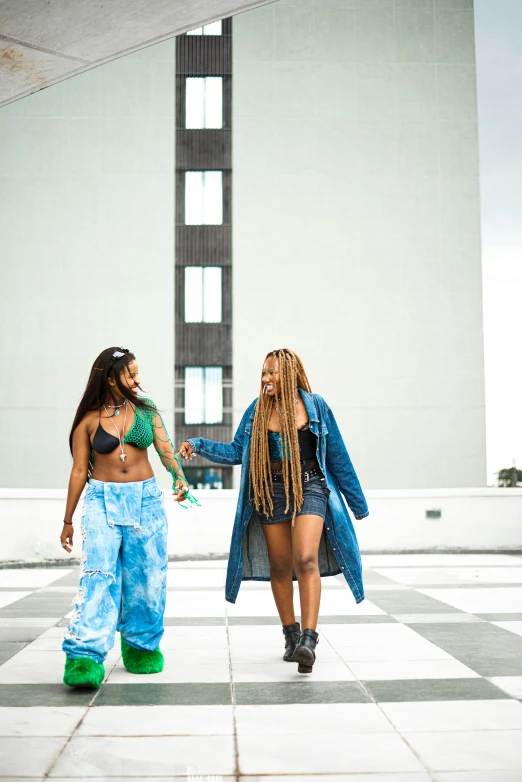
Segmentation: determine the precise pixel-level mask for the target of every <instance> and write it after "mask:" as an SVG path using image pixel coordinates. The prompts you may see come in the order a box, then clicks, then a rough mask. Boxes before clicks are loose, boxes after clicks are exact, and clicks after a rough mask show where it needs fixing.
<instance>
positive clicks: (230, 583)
mask: <svg viewBox="0 0 522 782" xmlns="http://www.w3.org/2000/svg"><path fill="white" fill-rule="evenodd" d="M299 393H300V394H301V398H302V400H303V403H304V405H305V407H306V411H307V413H308V420H309V425H310V429H311V431H312V432H313V433H314V434H315V435H316V436H317V461H318V462H319V466H320V468H321V470H322V472H323V474H324V476H325V478H326V486H327V488H328V489H329V492H330V493H329V496H328V507H327V511H326V519H325V523H324V527H323V534H322V536H321V542H320V545H319V571H320V573H321V576H335V575H337V574H338V573H342V574H343V576H344V577H345V579H346V581H347V583H348V586H349V587H350V589H351V591H352V594H353V596H354V598H355V601H356V602H357V603H360V602H361V601H362V600H364V587H363V582H362V566H361V557H360V554H359V546H358V543H357V537H356V535H355V530H354V528H353V524H352V521H351V519H350V515H349V513H348V510H347V508H346V505H345V504H344V502H343V499H342V497H341V494H342V495H344V497H345V499H346V502H347V503H348V507H349V508H350V510H351V511H352V513H353V514H354V516H355V518H356V519H363V518H365V517H366V516H368V513H369V511H368V506H367V504H366V500H365V497H364V494H363V491H362V489H361V485H360V483H359V480H358V478H357V475H356V473H355V470H354V468H353V465H352V463H351V461H350V457H349V455H348V451H347V450H346V446H345V444H344V442H343V439H342V436H341V433H340V431H339V428H338V426H337V423H336V421H335V418H334V415H333V413H332V411H331V410H330V408H329V407H328V405H327V404H326V402H325V401H324V399H323V398H322V397H321V396H319V395H318V394H309V393H308V392H307V391H304V390H303V389H302V388H300V389H299ZM256 404H257V399H255V400H254V401H253V402H252V404H251V405H249V407H248V408H247V410H246V412H245V414H244V415H243V418H242V419H241V423H240V424H239V426H238V429H237V432H236V434H235V436H234V440H233V442H232V443H230V444H228V443H216V442H214V441H213V440H205V439H204V438H202V437H193V438H191V439H189V440H188V442H189V443H190V445H191V446H192V450H193V451H194V453H197V454H199V455H200V456H203V457H204V458H205V459H208V460H209V461H211V462H216V463H217V464H227V465H234V464H241V466H242V467H241V482H240V487H239V497H238V503H237V510H236V516H235V521H234V528H233V531H232V541H231V545H230V555H229V559H228V569H227V581H226V590H225V597H226V599H227V600H228V602H229V603H235V602H236V597H237V594H238V592H239V587H240V586H241V581H269V580H270V563H269V561H268V553H267V547H266V542H265V536H264V534H263V530H262V525H261V522H260V520H259V516H258V514H257V513H256V511H255V510H254V508H253V501H252V499H250V497H249V493H250V492H249V488H250V486H249V484H250V440H251V437H252V424H253V419H254V415H255V410H256ZM293 577H294V580H295V578H296V576H295V574H294V576H293Z"/></svg>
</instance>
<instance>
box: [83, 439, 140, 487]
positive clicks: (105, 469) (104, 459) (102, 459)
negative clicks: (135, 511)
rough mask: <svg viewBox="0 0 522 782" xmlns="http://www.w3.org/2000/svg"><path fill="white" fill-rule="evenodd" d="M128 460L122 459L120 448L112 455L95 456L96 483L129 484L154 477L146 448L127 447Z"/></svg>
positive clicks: (97, 454)
mask: <svg viewBox="0 0 522 782" xmlns="http://www.w3.org/2000/svg"><path fill="white" fill-rule="evenodd" d="M124 449H125V455H126V459H125V461H124V462H122V461H121V459H120V453H121V450H120V448H119V447H118V448H117V449H116V450H114V451H113V452H112V453H108V454H101V453H95V454H94V470H93V473H92V477H93V478H94V480H96V481H104V482H106V483H129V482H131V481H146V480H148V479H149V478H152V477H153V476H154V473H153V471H152V467H151V466H150V462H149V459H148V456H147V450H146V449H145V448H137V447H136V446H135V445H125V446H124Z"/></svg>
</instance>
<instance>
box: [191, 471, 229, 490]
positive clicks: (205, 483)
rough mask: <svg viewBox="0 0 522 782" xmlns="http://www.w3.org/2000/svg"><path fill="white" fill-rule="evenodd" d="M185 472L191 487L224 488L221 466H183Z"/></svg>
mask: <svg viewBox="0 0 522 782" xmlns="http://www.w3.org/2000/svg"><path fill="white" fill-rule="evenodd" d="M183 472H184V473H185V478H186V479H187V481H188V484H189V486H190V488H191V489H222V488H223V469H222V468H221V467H217V468H216V467H183Z"/></svg>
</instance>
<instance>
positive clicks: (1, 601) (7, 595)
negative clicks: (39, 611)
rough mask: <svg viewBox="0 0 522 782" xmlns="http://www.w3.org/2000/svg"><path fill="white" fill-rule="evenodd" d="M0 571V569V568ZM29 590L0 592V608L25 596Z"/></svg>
mask: <svg viewBox="0 0 522 782" xmlns="http://www.w3.org/2000/svg"><path fill="white" fill-rule="evenodd" d="M0 573H2V571H1V570H0ZM30 594H31V592H0V608H5V607H6V606H8V605H11V603H16V601H17V600H21V599H22V598H23V597H27V595H30Z"/></svg>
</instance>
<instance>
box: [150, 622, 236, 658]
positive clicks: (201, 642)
mask: <svg viewBox="0 0 522 782" xmlns="http://www.w3.org/2000/svg"><path fill="white" fill-rule="evenodd" d="M188 629H192V628H187V630H188ZM210 629H212V628H210ZM160 646H161V650H162V652H163V653H164V654H165V656H170V653H171V652H172V651H177V652H189V651H191V650H193V651H195V652H196V653H197V654H201V653H202V652H204V651H206V652H207V655H208V654H212V653H213V652H214V651H216V652H217V653H219V654H222V652H224V651H226V650H227V649H228V642H227V637H226V635H225V634H224V633H223V634H221V635H219V636H212V635H208V636H207V637H206V638H205V636H202V635H198V636H196V637H194V636H192V635H190V636H188V637H187V638H182V637H181V636H171V635H164V636H163V638H162V639H161V643H160Z"/></svg>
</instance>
